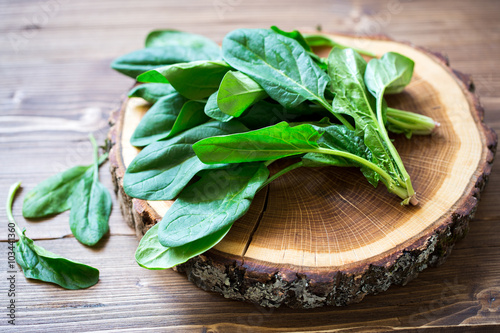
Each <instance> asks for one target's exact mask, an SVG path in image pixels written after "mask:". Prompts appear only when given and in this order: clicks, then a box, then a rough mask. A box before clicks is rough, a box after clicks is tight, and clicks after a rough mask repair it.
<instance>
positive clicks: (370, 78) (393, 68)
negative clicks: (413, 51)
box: [365, 52, 415, 98]
mask: <svg viewBox="0 0 500 333" xmlns="http://www.w3.org/2000/svg"><path fill="white" fill-rule="evenodd" d="M414 66H415V63H414V62H413V60H411V59H409V58H407V57H405V56H403V55H401V54H399V53H395V52H388V53H385V54H384V55H383V56H382V58H380V59H372V60H370V62H369V63H368V66H367V67H366V72H365V82H366V86H367V87H368V90H369V91H370V92H371V93H372V95H373V96H375V97H377V98H379V96H383V95H384V93H385V94H396V93H400V92H401V91H403V89H404V88H405V87H406V86H407V85H408V84H409V83H410V81H411V77H412V75H413V67H414ZM380 98H382V97H380Z"/></svg>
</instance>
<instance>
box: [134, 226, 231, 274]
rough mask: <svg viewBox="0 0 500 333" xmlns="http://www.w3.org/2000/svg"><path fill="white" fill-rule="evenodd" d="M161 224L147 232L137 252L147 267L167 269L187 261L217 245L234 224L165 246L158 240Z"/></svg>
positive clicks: (136, 258)
mask: <svg viewBox="0 0 500 333" xmlns="http://www.w3.org/2000/svg"><path fill="white" fill-rule="evenodd" d="M159 226H160V225H159V224H155V225H154V226H153V227H152V228H151V229H149V230H148V232H146V234H145V235H144V237H142V239H141V242H140V243H139V246H138V247H137V251H136V252H135V260H136V261H137V263H138V264H139V265H140V266H142V267H144V268H147V269H152V270H158V269H167V268H172V267H174V266H176V265H179V264H182V263H185V262H186V261H188V260H189V259H191V258H193V257H195V256H197V255H199V254H202V253H203V252H205V251H207V250H209V249H211V248H212V247H214V246H215V245H217V243H219V242H220V241H221V240H222V239H223V238H224V236H226V234H227V233H228V232H229V230H230V229H231V226H232V225H229V226H227V227H225V228H222V229H221V230H219V231H217V232H215V233H213V234H210V235H208V236H205V237H203V238H200V239H197V240H195V241H193V242H190V243H186V244H184V245H182V246H179V247H165V246H163V245H161V244H160V241H159V240H158V228H159Z"/></svg>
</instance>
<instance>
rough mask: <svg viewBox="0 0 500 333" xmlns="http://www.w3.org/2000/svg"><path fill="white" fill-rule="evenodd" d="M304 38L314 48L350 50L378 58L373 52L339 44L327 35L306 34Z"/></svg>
mask: <svg viewBox="0 0 500 333" xmlns="http://www.w3.org/2000/svg"><path fill="white" fill-rule="evenodd" d="M303 37H304V40H305V42H306V43H307V44H308V45H310V46H312V47H319V46H328V47H336V48H339V49H346V48H350V49H353V50H354V51H356V52H357V53H359V54H363V55H366V56H369V57H372V58H375V57H377V55H376V54H374V53H372V52H369V51H366V50H361V49H357V48H354V47H350V46H345V45H342V44H339V43H337V42H336V41H335V40H333V38H332V37H330V36H328V35H325V34H304V36H303Z"/></svg>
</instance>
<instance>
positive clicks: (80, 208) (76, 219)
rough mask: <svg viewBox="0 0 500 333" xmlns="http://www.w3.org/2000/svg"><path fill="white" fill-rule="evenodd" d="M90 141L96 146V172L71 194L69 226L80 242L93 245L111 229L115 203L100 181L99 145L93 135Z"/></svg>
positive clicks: (81, 182)
mask: <svg viewBox="0 0 500 333" xmlns="http://www.w3.org/2000/svg"><path fill="white" fill-rule="evenodd" d="M90 141H91V142H92V145H93V146H94V165H93V169H94V172H93V174H92V177H89V178H86V179H85V178H84V179H82V180H81V181H80V183H78V186H77V187H76V189H75V191H74V192H73V194H72V195H71V211H70V214H69V226H70V228H71V232H72V233H73V235H74V236H75V238H76V239H77V240H78V241H79V242H80V243H83V244H85V245H89V246H92V245H95V244H96V243H97V242H98V241H99V240H100V239H101V238H102V236H104V234H106V233H107V232H108V230H109V223H108V221H109V215H110V214H111V207H112V204H113V203H112V200H111V195H110V194H109V191H108V190H107V189H106V187H104V185H102V184H101V183H100V182H99V171H98V169H99V165H98V163H99V162H98V150H99V147H98V146H97V143H96V142H95V139H94V137H93V136H92V135H90Z"/></svg>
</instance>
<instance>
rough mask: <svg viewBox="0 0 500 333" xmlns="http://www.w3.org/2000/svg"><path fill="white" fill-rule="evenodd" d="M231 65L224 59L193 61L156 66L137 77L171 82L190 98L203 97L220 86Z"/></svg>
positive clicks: (180, 92)
mask: <svg viewBox="0 0 500 333" xmlns="http://www.w3.org/2000/svg"><path fill="white" fill-rule="evenodd" d="M230 69H231V67H229V66H228V64H227V63H225V62H224V61H192V62H186V63H181V64H175V65H169V66H165V67H160V68H156V69H154V70H151V71H149V72H146V73H144V74H141V75H139V76H138V77H137V81H139V82H158V83H170V84H171V85H172V86H173V87H174V88H175V90H177V92H179V94H181V95H182V96H184V97H186V98H188V99H194V100H196V99H203V98H206V97H208V96H210V95H211V94H213V93H214V92H216V91H217V89H218V88H219V84H220V82H221V80H222V78H223V77H224V75H225V74H226V72H227V71H229V70H230Z"/></svg>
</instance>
